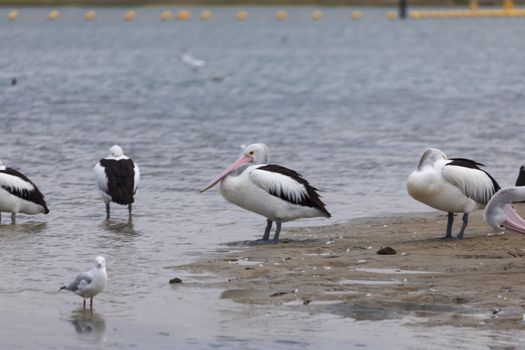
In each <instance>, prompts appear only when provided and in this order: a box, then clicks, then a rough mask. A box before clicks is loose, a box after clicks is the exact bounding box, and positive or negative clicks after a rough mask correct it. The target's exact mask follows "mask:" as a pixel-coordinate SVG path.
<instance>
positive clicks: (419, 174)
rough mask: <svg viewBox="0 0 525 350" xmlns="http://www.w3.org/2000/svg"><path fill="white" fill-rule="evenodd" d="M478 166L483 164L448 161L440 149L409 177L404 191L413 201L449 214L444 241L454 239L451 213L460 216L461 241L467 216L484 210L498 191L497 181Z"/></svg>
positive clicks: (430, 152)
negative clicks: (461, 217) (475, 211)
mask: <svg viewBox="0 0 525 350" xmlns="http://www.w3.org/2000/svg"><path fill="white" fill-rule="evenodd" d="M480 166H484V165H483V164H481V163H477V162H475V161H473V160H470V159H465V158H447V156H446V155H445V154H444V153H443V152H441V151H440V150H438V149H433V148H430V149H428V150H426V151H425V152H424V153H423V155H422V157H421V159H420V160H419V164H418V166H417V169H416V170H414V171H413V172H412V173H411V174H410V176H409V177H408V180H407V184H406V186H407V190H408V193H409V194H410V195H411V196H412V197H413V198H414V199H416V200H418V201H420V202H422V203H424V204H426V205H428V206H430V207H432V208H435V209H438V210H443V211H446V212H447V213H448V222H447V231H446V235H445V237H443V239H452V238H453V237H452V223H453V221H454V213H463V225H462V226H461V230H460V231H459V233H458V235H457V238H458V239H462V238H463V233H464V232H465V228H466V227H467V225H468V215H469V213H471V212H473V211H474V210H476V209H480V208H483V207H485V205H486V204H487V203H488V201H489V200H490V198H491V197H492V196H493V195H494V193H496V192H497V191H498V190H499V189H500V186H499V185H498V183H497V182H496V180H494V178H493V177H492V176H490V174H489V173H487V172H486V171H485V170H482V169H480V168H479V167H480Z"/></svg>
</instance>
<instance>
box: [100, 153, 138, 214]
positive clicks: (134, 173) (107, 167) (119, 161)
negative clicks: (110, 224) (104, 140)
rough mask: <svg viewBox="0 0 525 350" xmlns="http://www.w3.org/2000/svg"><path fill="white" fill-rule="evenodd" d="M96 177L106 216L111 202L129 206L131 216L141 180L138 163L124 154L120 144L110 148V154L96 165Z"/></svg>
mask: <svg viewBox="0 0 525 350" xmlns="http://www.w3.org/2000/svg"><path fill="white" fill-rule="evenodd" d="M94 170H95V177H96V179H97V185H98V188H99V190H100V195H101V198H102V200H103V201H104V203H106V218H107V219H109V211H110V210H109V203H110V202H115V203H118V204H122V205H127V206H128V212H129V216H130V217H131V204H132V203H133V202H134V198H133V196H134V195H135V193H136V192H137V188H138V187H139V182H140V170H139V166H138V165H137V163H135V162H134V161H133V160H131V159H130V158H129V157H127V156H126V155H124V151H122V148H121V147H120V146H119V145H114V146H113V147H111V148H110V149H109V155H108V156H107V157H106V158H104V159H101V160H100V161H99V162H98V163H97V164H96V165H95V169H94Z"/></svg>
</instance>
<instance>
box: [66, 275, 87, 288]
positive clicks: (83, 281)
mask: <svg viewBox="0 0 525 350" xmlns="http://www.w3.org/2000/svg"><path fill="white" fill-rule="evenodd" d="M91 281H92V279H91V276H90V275H89V274H88V273H87V272H81V273H79V274H78V276H77V277H76V278H75V280H74V281H73V282H71V283H70V284H68V285H67V286H66V288H65V289H67V290H70V291H72V292H76V291H77V290H78V288H79V287H82V286H86V285H88V284H90V283H91Z"/></svg>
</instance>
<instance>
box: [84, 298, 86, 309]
mask: <svg viewBox="0 0 525 350" xmlns="http://www.w3.org/2000/svg"><path fill="white" fill-rule="evenodd" d="M85 309H86V299H84V310H85Z"/></svg>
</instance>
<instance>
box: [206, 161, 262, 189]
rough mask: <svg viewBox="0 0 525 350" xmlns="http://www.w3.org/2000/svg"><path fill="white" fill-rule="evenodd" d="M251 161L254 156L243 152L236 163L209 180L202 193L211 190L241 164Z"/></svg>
mask: <svg viewBox="0 0 525 350" xmlns="http://www.w3.org/2000/svg"><path fill="white" fill-rule="evenodd" d="M251 162H253V158H252V157H250V156H247V155H246V154H243V155H242V157H241V158H239V159H238V160H237V161H236V162H235V163H233V164H232V165H230V166H229V167H228V168H226V170H224V171H223V172H222V173H220V174H219V175H217V176H215V177H214V178H213V180H211V181H210V182H208V184H207V185H206V186H204V188H203V189H202V190H201V191H200V192H201V193H202V192H204V191H207V190H209V189H210V188H212V187H213V186H215V185H216V184H217V183H218V182H219V181H221V180H222V179H224V178H225V177H226V176H228V175H230V174H231V173H232V172H234V171H235V170H237V169H238V168H239V167H240V166H242V165H243V164H246V163H251Z"/></svg>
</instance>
